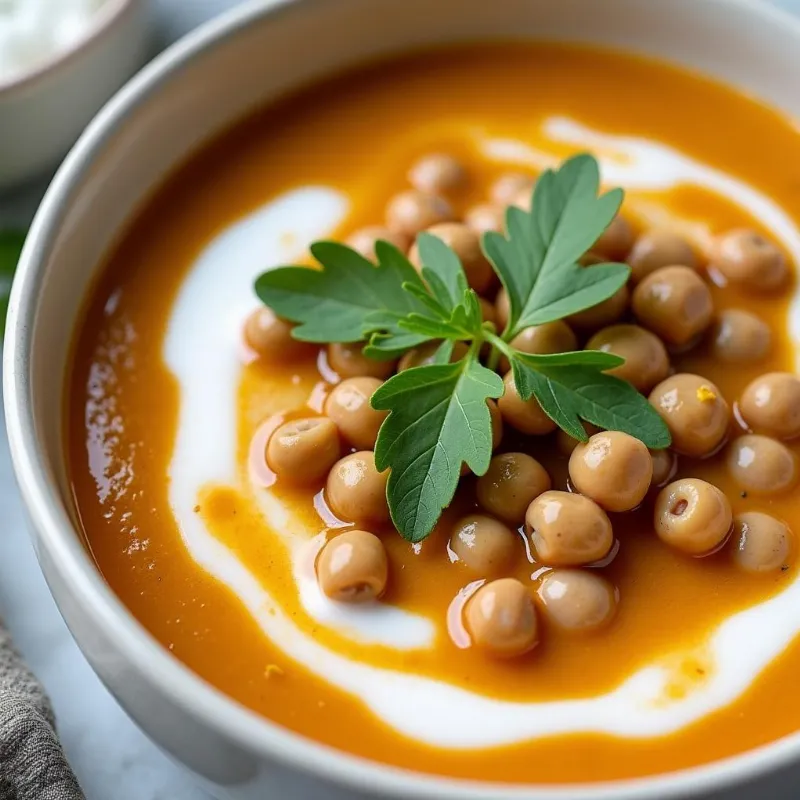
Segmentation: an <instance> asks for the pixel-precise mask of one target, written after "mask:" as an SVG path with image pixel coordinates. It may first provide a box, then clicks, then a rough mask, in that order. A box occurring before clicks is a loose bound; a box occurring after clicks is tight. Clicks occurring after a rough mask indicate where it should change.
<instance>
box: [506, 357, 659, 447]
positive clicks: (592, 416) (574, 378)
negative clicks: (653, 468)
mask: <svg viewBox="0 0 800 800" xmlns="http://www.w3.org/2000/svg"><path fill="white" fill-rule="evenodd" d="M512 353H513V355H512V358H511V368H512V370H513V372H514V383H515V384H516V387H517V391H518V392H519V394H520V396H521V397H522V398H523V399H524V400H527V399H528V398H530V397H531V395H533V396H535V397H536V399H537V400H538V401H539V404H540V405H541V407H542V410H543V411H544V412H545V414H547V416H548V417H550V419H552V420H553V421H554V422H555V423H556V424H557V425H558V426H559V427H560V428H562V429H563V430H564V431H566V432H567V433H568V434H569V435H570V436H572V437H574V438H575V439H579V440H580V441H582V442H585V441H586V440H587V438H588V437H587V436H586V431H585V430H584V428H583V426H582V425H581V423H580V420H581V419H585V420H586V421H587V422H591V423H592V424H594V425H597V426H599V427H600V428H605V429H606V430H612V431H623V432H624V433H629V434H630V435H631V436H635V437H636V438H637V439H641V440H642V441H643V442H644V443H645V444H646V445H647V446H648V447H651V448H654V449H660V448H663V447H669V445H670V443H671V441H672V439H671V436H670V433H669V429H668V428H667V426H666V423H665V422H664V420H663V419H662V418H661V417H660V416H659V414H658V412H657V411H656V410H655V408H653V406H652V405H651V404H650V403H649V402H648V400H647V398H646V397H645V396H644V395H642V394H640V393H639V392H638V391H637V390H636V389H635V388H634V387H633V386H632V385H631V384H630V383H628V381H623V380H620V379H619V378H615V377H614V376H613V375H606V374H605V373H604V372H602V370H604V369H609V368H611V366H617V364H618V363H619V362H617V363H615V364H612V365H611V366H609V363H610V362H606V361H605V360H604V359H600V358H598V357H599V356H608V355H610V354H609V353H600V352H596V351H586V352H585V353H584V358H583V359H579V358H575V359H574V360H573V361H570V360H569V359H568V358H567V357H568V356H576V357H577V356H579V355H580V354H579V353H560V354H558V358H555V359H554V358H553V357H552V356H531V355H529V354H527V353H519V352H516V351H512ZM551 359H553V360H551Z"/></svg>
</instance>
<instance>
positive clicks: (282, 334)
mask: <svg viewBox="0 0 800 800" xmlns="http://www.w3.org/2000/svg"><path fill="white" fill-rule="evenodd" d="M293 328H294V325H293V324H292V323H291V322H288V321H287V320H285V319H281V317H279V316H277V315H276V314H275V312H274V311H273V310H272V309H271V308H268V307H267V306H260V307H259V308H257V309H255V311H253V312H252V313H251V314H250V315H249V316H248V317H247V319H246V320H245V323H244V340H245V342H246V344H247V346H248V347H249V348H250V349H251V350H253V351H254V352H255V353H256V355H258V356H259V357H261V358H268V359H271V360H272V361H296V360H298V359H301V358H307V357H309V356H310V355H311V354H312V353H313V352H314V349H315V348H314V345H312V344H310V343H309V342H301V341H299V340H297V339H295V338H294V337H293V336H292V329H293Z"/></svg>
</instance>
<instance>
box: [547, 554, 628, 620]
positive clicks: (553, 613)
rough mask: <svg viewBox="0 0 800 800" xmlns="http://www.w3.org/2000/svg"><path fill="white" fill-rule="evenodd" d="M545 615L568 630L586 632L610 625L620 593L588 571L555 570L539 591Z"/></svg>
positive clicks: (548, 575) (549, 573)
mask: <svg viewBox="0 0 800 800" xmlns="http://www.w3.org/2000/svg"><path fill="white" fill-rule="evenodd" d="M537 595H538V597H539V602H540V603H541V605H542V608H543V609H544V613H545V616H546V617H547V618H548V619H549V620H550V621H551V622H552V623H553V624H554V625H556V626H557V627H559V628H561V629H562V630H566V631H571V632H572V631H574V632H580V633H586V632H589V631H594V630H598V629H599V628H603V627H605V626H606V625H608V623H609V622H611V620H612V619H613V618H614V614H615V613H616V611H617V592H616V590H615V589H614V587H613V586H612V585H611V584H610V583H609V582H608V581H607V580H605V579H604V578H601V577H600V576H599V575H595V574H594V573H592V572H589V571H587V570H580V569H554V570H552V571H551V572H548V573H547V574H546V575H545V576H544V578H542V582H541V583H540V585H539V589H538V591H537Z"/></svg>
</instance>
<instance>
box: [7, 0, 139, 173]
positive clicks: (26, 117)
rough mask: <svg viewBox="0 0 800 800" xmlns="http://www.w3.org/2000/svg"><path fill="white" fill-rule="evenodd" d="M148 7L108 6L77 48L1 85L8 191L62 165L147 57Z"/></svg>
mask: <svg viewBox="0 0 800 800" xmlns="http://www.w3.org/2000/svg"><path fill="white" fill-rule="evenodd" d="M147 5H148V4H147V3H146V2H145V0H106V2H105V3H103V4H102V5H101V7H100V8H99V9H98V10H97V11H96V12H95V14H94V16H93V17H92V19H91V20H90V21H89V25H88V27H87V29H86V31H85V33H84V34H83V35H82V36H81V37H80V38H79V39H77V41H75V43H74V44H73V45H72V46H69V47H67V48H66V49H63V50H60V51H57V52H54V53H52V54H50V55H48V56H44V57H43V59H42V60H41V61H38V62H36V63H35V64H34V66H33V67H32V68H31V69H29V70H27V71H24V72H19V73H13V74H11V75H10V76H9V77H8V78H7V79H5V80H3V78H2V77H0V188H3V187H6V186H12V185H14V184H17V183H21V182H22V181H24V180H26V179H28V178H31V177H34V176H36V175H38V174H40V173H42V172H44V171H45V170H47V169H48V168H49V167H52V166H54V165H55V163H56V162H57V161H58V159H59V158H60V157H61V156H63V155H64V154H65V153H66V152H67V150H68V149H69V148H70V147H71V146H72V144H73V143H74V142H75V140H76V139H77V138H78V136H79V135H80V133H81V131H82V130H83V128H84V127H85V126H86V123H87V122H88V121H89V120H90V119H91V118H92V116H93V115H94V114H95V113H96V112H97V111H98V109H99V108H100V107H101V106H102V105H103V103H105V102H106V100H108V98H109V97H111V95H112V94H113V93H114V92H115V91H116V90H117V89H119V87H120V86H121V85H122V84H123V83H124V82H125V81H126V80H127V79H128V78H129V77H130V76H131V75H132V74H133V72H135V70H136V69H137V68H138V67H139V66H141V64H142V63H143V61H144V60H145V58H146V56H147V47H148V41H147V39H148V37H147V31H148V25H147V19H148V8H147Z"/></svg>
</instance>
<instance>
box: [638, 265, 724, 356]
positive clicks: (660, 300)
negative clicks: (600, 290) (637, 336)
mask: <svg viewBox="0 0 800 800" xmlns="http://www.w3.org/2000/svg"><path fill="white" fill-rule="evenodd" d="M632 307H633V313H634V314H635V315H636V318H637V319H638V320H639V322H640V323H641V325H642V326H643V327H645V328H647V329H648V330H651V331H653V333H655V334H657V335H658V336H660V337H661V338H662V339H663V340H664V341H665V342H667V344H671V345H675V346H676V347H683V346H685V345H688V344H690V343H691V342H692V341H693V340H694V339H696V338H697V337H698V336H699V335H700V334H701V333H702V332H703V331H704V330H705V329H706V328H707V327H708V326H709V324H710V323H711V318H712V316H713V314H714V303H713V301H712V299H711V291H710V290H709V288H708V286H706V284H705V283H704V282H703V279H702V278H701V277H700V276H699V275H698V274H697V273H696V272H695V271H694V270H693V269H690V268H689V267H662V268H661V269H657V270H655V272H651V273H650V274H649V275H648V276H647V277H645V278H643V279H642V281H641V283H640V284H639V285H638V286H637V287H636V288H635V289H634V290H633V300H632Z"/></svg>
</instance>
